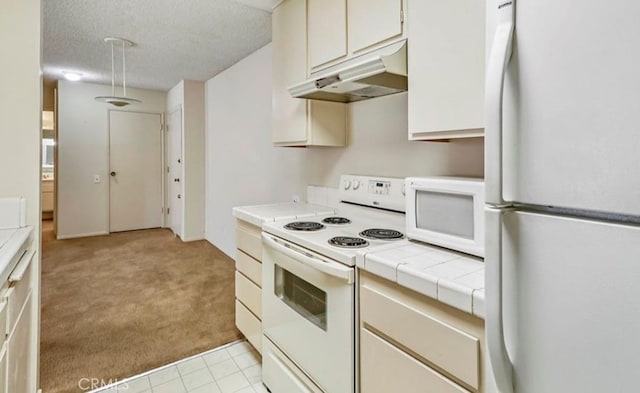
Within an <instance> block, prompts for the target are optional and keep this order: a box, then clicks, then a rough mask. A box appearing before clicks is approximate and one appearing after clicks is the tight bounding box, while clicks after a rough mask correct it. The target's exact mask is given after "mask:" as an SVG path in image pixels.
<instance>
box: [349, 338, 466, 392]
mask: <svg viewBox="0 0 640 393" xmlns="http://www.w3.org/2000/svg"><path fill="white" fill-rule="evenodd" d="M360 353H361V355H360V387H361V390H362V392H364V393H389V392H403V393H413V392H415V393H424V392H434V393H435V392H437V393H469V391H468V390H466V389H463V388H462V387H460V386H458V385H457V384H455V383H454V382H452V381H450V380H449V379H447V378H445V377H444V376H442V375H440V374H439V373H438V372H436V371H434V370H432V369H431V368H429V367H427V366H425V365H424V364H422V363H420V362H419V361H417V360H416V359H414V358H412V357H411V356H409V355H408V354H406V353H405V352H403V351H401V350H399V349H398V348H396V347H394V346H393V345H391V344H389V343H388V342H386V341H385V340H383V339H381V338H380V337H378V336H376V335H375V334H373V333H371V332H370V331H368V330H367V329H360Z"/></svg>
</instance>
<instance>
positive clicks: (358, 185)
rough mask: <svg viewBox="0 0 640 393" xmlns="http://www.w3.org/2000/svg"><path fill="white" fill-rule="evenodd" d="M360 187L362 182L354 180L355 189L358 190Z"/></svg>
mask: <svg viewBox="0 0 640 393" xmlns="http://www.w3.org/2000/svg"><path fill="white" fill-rule="evenodd" d="M358 187H360V180H354V181H353V189H354V190H357V189H358Z"/></svg>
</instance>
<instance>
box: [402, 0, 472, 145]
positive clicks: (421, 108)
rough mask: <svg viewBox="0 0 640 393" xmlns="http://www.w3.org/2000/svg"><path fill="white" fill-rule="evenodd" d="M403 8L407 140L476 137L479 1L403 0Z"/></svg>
mask: <svg viewBox="0 0 640 393" xmlns="http://www.w3.org/2000/svg"><path fill="white" fill-rule="evenodd" d="M407 7H408V13H409V16H410V19H409V23H408V32H407V35H408V37H409V51H408V55H407V60H408V73H409V104H408V111H409V139H411V140H428V139H448V138H460V137H474V136H482V135H483V134H484V83H485V82H484V72H485V1H484V0H409V2H408V6H407ZM412 22H413V23H412Z"/></svg>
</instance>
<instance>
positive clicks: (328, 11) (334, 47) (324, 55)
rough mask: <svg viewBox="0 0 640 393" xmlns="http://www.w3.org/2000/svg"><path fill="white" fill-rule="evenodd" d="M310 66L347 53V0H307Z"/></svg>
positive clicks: (312, 66)
mask: <svg viewBox="0 0 640 393" xmlns="http://www.w3.org/2000/svg"><path fill="white" fill-rule="evenodd" d="M308 7H309V9H308V20H309V25H308V29H309V38H308V43H309V48H308V50H309V65H310V67H311V68H314V67H316V66H319V65H322V64H325V63H328V62H330V61H333V60H336V59H339V58H341V57H344V56H346V55H347V0H308Z"/></svg>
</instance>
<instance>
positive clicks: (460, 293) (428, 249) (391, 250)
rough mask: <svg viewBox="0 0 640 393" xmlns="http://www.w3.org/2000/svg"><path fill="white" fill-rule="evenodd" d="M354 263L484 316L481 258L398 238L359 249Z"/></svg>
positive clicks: (361, 267) (432, 296) (442, 300)
mask: <svg viewBox="0 0 640 393" xmlns="http://www.w3.org/2000/svg"><path fill="white" fill-rule="evenodd" d="M356 266H357V267H358V268H360V269H363V270H366V271H367V272H369V273H372V274H375V275H377V276H380V277H383V278H386V279H387V280H390V281H393V282H395V283H397V284H399V285H401V286H403V287H406V288H409V289H411V290H414V291H416V292H418V293H421V294H423V295H426V296H429V297H431V298H433V299H436V300H438V301H440V302H442V303H445V304H448V305H450V306H452V307H455V308H457V309H460V310H462V311H465V312H467V313H469V314H473V315H475V316H477V317H479V318H482V319H484V262H483V260H482V259H481V258H477V257H473V256H470V255H467V254H461V253H457V252H454V251H449V250H446V249H443V248H440V247H435V246H431V245H429V244H425V243H419V242H414V241H410V240H402V241H400V242H394V243H390V244H387V245H383V246H379V247H375V248H372V249H370V250H363V251H361V252H360V253H358V256H357V258H356Z"/></svg>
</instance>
